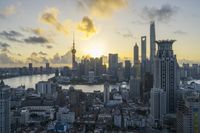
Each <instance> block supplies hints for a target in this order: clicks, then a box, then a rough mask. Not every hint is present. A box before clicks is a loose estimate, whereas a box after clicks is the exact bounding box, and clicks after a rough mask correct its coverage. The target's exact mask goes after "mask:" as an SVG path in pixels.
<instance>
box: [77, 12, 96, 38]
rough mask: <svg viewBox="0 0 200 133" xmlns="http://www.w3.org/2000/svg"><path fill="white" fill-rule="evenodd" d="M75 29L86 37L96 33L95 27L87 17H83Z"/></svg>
mask: <svg viewBox="0 0 200 133" xmlns="http://www.w3.org/2000/svg"><path fill="white" fill-rule="evenodd" d="M77 29H78V30H79V31H81V32H83V33H84V34H85V36H86V37H91V36H92V35H94V34H95V33H96V27H95V25H94V23H93V21H92V19H90V18H89V17H87V16H85V17H83V19H82V21H81V22H80V23H79V24H78V26H77Z"/></svg>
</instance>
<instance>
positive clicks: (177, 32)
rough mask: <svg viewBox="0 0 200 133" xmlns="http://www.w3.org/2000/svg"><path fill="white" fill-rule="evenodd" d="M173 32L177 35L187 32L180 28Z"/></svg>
mask: <svg viewBox="0 0 200 133" xmlns="http://www.w3.org/2000/svg"><path fill="white" fill-rule="evenodd" d="M174 34H178V35H186V34H187V32H184V31H181V30H177V31H174Z"/></svg>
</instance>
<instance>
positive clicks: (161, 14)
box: [143, 4, 178, 22]
mask: <svg viewBox="0 0 200 133" xmlns="http://www.w3.org/2000/svg"><path fill="white" fill-rule="evenodd" d="M177 11H178V8H177V7H174V6H171V5H169V4H165V5H162V6H161V8H155V7H147V6H146V7H144V8H143V16H144V17H145V19H149V20H150V21H155V20H157V21H160V22H168V21H170V19H171V18H172V16H174V15H175V14H176V13H177Z"/></svg>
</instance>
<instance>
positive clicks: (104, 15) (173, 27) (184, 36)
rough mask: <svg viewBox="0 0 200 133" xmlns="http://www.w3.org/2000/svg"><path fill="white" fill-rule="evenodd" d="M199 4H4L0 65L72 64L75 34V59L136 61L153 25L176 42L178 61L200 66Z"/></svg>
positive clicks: (84, 0)
mask: <svg viewBox="0 0 200 133" xmlns="http://www.w3.org/2000/svg"><path fill="white" fill-rule="evenodd" d="M199 5H200V1H199V0H1V1H0V66H1V67H13V66H22V65H26V64H27V63H29V62H33V64H34V65H41V64H44V63H46V62H50V63H51V64H52V65H55V66H60V65H66V64H70V63H71V52H70V50H71V48H72V41H73V33H74V35H75V43H76V50H77V53H76V56H77V60H80V59H81V58H82V57H83V56H84V57H85V56H91V57H100V56H101V55H105V56H107V55H108V53H118V55H119V57H120V60H121V61H123V60H124V59H130V60H131V61H132V60H133V46H134V45H135V43H137V44H138V46H139V50H140V51H141V49H140V46H141V44H140V38H141V36H147V56H148V57H149V48H150V46H149V45H150V44H149V36H150V35H149V30H150V22H151V21H155V26H156V39H157V40H163V39H164V40H165V39H175V40H177V41H176V42H175V43H174V45H173V49H174V53H175V54H176V55H177V59H178V61H179V63H180V64H181V63H183V62H187V63H200V52H199V50H200V45H199V42H200V37H199V35H200V28H199V24H200V14H199V12H200V8H199Z"/></svg>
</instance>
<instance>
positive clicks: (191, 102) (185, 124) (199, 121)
mask: <svg viewBox="0 0 200 133" xmlns="http://www.w3.org/2000/svg"><path fill="white" fill-rule="evenodd" d="M184 97H185V96H184ZM199 127H200V99H199V96H189V97H185V98H184V99H183V100H182V102H179V104H178V108H177V133H199V132H200V130H199Z"/></svg>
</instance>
